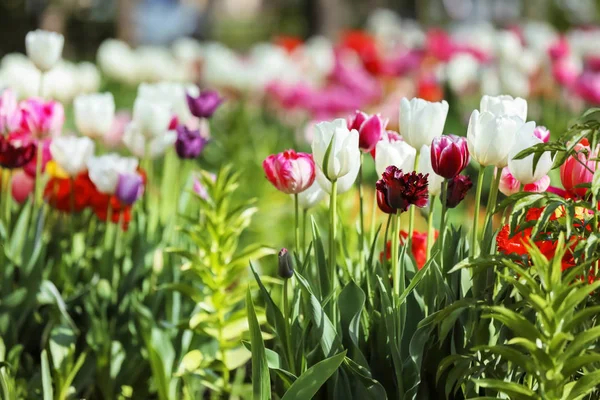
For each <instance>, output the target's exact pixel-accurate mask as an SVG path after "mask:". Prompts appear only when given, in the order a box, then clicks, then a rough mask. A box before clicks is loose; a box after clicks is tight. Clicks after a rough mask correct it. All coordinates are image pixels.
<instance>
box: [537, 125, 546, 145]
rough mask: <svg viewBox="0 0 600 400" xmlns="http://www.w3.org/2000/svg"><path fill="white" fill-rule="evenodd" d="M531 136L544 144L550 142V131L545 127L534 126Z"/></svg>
mask: <svg viewBox="0 0 600 400" xmlns="http://www.w3.org/2000/svg"><path fill="white" fill-rule="evenodd" d="M533 135H534V136H535V137H536V138H538V139H540V140H541V141H542V142H544V143H548V140H550V130H549V129H548V128H546V127H545V126H541V125H538V126H536V127H535V129H534V130H533Z"/></svg>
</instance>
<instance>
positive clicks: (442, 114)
mask: <svg viewBox="0 0 600 400" xmlns="http://www.w3.org/2000/svg"><path fill="white" fill-rule="evenodd" d="M447 116H448V103H447V102H446V101H441V102H437V103H432V102H429V101H425V100H423V99H419V98H413V99H411V100H410V101H409V100H408V99H406V98H403V99H402V100H401V101H400V134H401V135H402V137H403V138H404V141H405V142H406V143H408V144H409V145H411V146H412V147H414V148H415V149H420V148H421V147H423V145H430V144H431V141H432V140H433V138H434V137H436V136H440V135H441V134H442V131H443V130H444V124H445V123H446V117H447Z"/></svg>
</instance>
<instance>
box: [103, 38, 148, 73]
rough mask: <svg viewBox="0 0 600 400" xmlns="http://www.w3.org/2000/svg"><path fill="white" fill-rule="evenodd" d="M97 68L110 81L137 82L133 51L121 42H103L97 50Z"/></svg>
mask: <svg viewBox="0 0 600 400" xmlns="http://www.w3.org/2000/svg"><path fill="white" fill-rule="evenodd" d="M97 59H98V66H99V67H100V69H101V70H102V71H103V72H104V73H105V74H106V75H107V76H108V77H109V78H111V79H114V80H116V81H119V82H124V83H128V84H134V83H136V82H137V81H138V77H137V70H136V69H137V66H136V59H135V55H134V53H133V50H131V48H130V47H129V45H128V44H127V43H125V42H123V41H120V40H116V39H108V40H105V41H104V42H103V43H102V44H101V45H100V47H99V48H98V53H97Z"/></svg>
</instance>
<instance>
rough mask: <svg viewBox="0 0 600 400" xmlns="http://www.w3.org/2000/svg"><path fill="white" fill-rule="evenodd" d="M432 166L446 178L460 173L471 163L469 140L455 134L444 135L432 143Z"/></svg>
mask: <svg viewBox="0 0 600 400" xmlns="http://www.w3.org/2000/svg"><path fill="white" fill-rule="evenodd" d="M430 153H431V167H432V168H433V171H434V172H435V173H436V174H438V175H441V176H443V177H444V178H446V179H452V178H454V177H455V176H456V175H458V174H460V173H461V172H462V170H463V169H465V168H466V166H467V165H468V164H469V149H468V147H467V140H466V139H465V138H463V137H459V136H455V135H444V136H439V137H436V138H435V139H433V142H432V143H431V151H430Z"/></svg>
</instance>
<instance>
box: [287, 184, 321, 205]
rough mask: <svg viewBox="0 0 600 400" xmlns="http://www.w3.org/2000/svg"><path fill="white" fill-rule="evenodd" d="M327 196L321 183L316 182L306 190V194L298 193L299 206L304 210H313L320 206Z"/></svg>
mask: <svg viewBox="0 0 600 400" xmlns="http://www.w3.org/2000/svg"><path fill="white" fill-rule="evenodd" d="M325 194H326V193H325V191H324V190H323V189H322V188H321V186H320V185H319V182H317V181H316V180H315V181H314V182H313V184H312V185H310V187H309V188H308V189H306V190H305V191H304V192H300V193H298V205H299V206H300V208H301V209H303V210H308V209H309V208H313V207H314V206H316V205H317V204H319V203H320V202H321V200H323V198H324V197H325ZM292 197H293V196H292Z"/></svg>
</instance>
